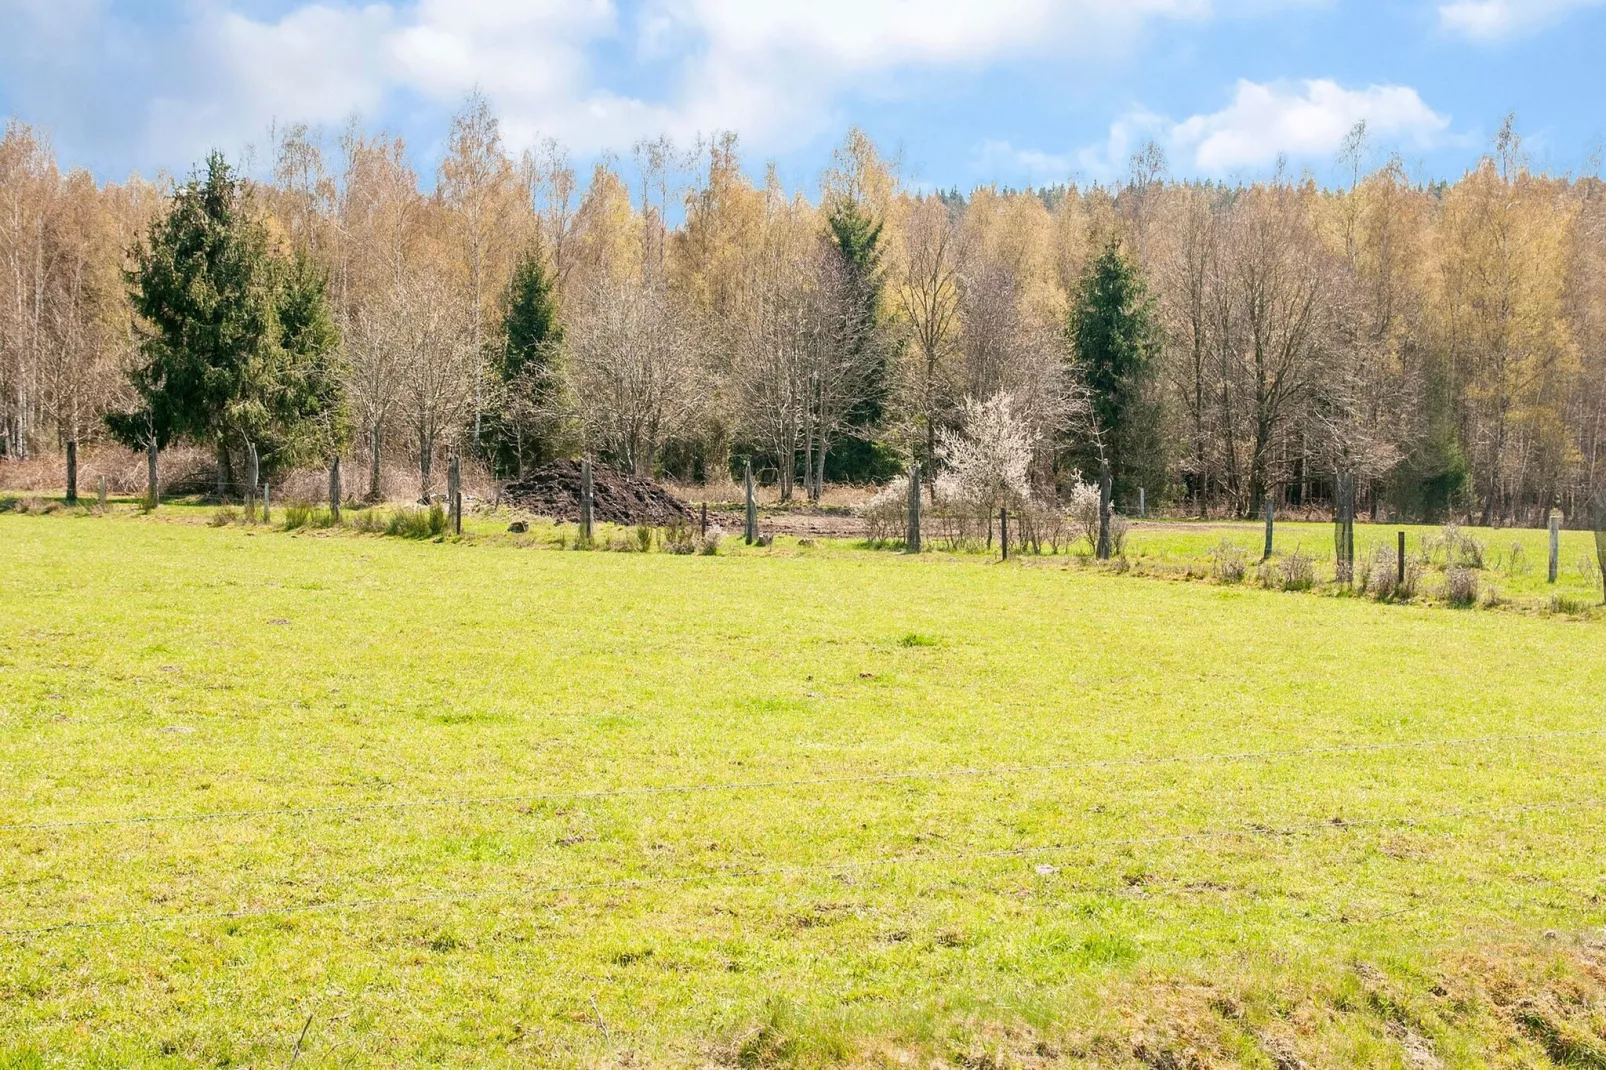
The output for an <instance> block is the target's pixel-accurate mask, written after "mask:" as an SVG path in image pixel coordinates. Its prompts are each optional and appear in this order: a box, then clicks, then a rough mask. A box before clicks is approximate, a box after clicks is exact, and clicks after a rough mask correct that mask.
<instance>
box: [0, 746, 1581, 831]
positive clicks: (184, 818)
mask: <svg viewBox="0 0 1606 1070" xmlns="http://www.w3.org/2000/svg"><path fill="white" fill-rule="evenodd" d="M1600 735H1606V728H1583V729H1572V730H1561V731H1554V732H1530V733H1522V734H1514V735H1493V736H1470V737H1464V738H1459V739H1439V740H1403V741H1395V742H1385V743H1355V744H1333V745H1328V746H1319V747H1295V748H1288V749H1283V750H1265V751H1237V752H1227V753H1220V754H1180V755H1143V756H1137V757H1132V758H1104V759H1090V760H1086V761H1076V762H1046V763H1040V764H1024V765H997V766H962V767H959V768H953V769H929V770H904V771H895V772H888V773H862V774H854V775H850V776H834V777H802V778H796V779H773V780H748V781H731V782H725V783H716V784H664V785H658V786H646V787H634V788H590V789H576V790H571V791H554V792H536V793H527V794H513V795H472V796H446V797H437V798H428V799H403V800H397V801H391V802H358V803H340V804H334V805H329V806H287V807H264V808H257V809H241V810H211V811H207V810H200V811H190V812H183V813H173V814H134V815H120V816H116V817H91V818H70V819H66V820H61V821H33V822H12V823H7V824H0V832H25V831H40V830H49V829H72V828H92V827H96V826H110V825H140V824H161V823H177V822H203V821H238V820H246V819H249V818H257V817H312V816H317V815H322V814H342V813H357V812H363V811H376V810H408V809H447V808H452V807H476V806H500V805H505V804H509V803H539V802H561V801H573V800H586V799H612V798H628V797H641V796H653V795H692V794H699V793H717V792H731V793H739V792H746V791H772V790H779V789H788V788H812V787H831V786H833V785H841V784H870V783H895V782H898V781H917V780H957V779H966V778H976V779H984V778H987V777H1004V776H1016V775H1021V774H1027V773H1055V772H1069V771H1073V770H1079V769H1080V770H1091V769H1117V768H1132V767H1141V766H1157V765H1191V764H1205V763H1212V762H1222V763H1231V762H1261V761H1278V760H1281V759H1288V758H1304V757H1315V756H1318V755H1329V756H1331V755H1341V754H1366V753H1378V752H1384V751H1395V750H1437V749H1458V748H1465V747H1478V746H1490V745H1495V744H1501V743H1522V742H1538V741H1541V740H1550V739H1565V738H1576V737H1581V736H1600Z"/></svg>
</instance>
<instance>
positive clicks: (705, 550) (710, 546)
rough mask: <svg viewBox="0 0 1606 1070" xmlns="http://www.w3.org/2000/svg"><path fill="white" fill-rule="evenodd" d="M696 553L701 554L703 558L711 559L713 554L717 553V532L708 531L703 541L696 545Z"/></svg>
mask: <svg viewBox="0 0 1606 1070" xmlns="http://www.w3.org/2000/svg"><path fill="white" fill-rule="evenodd" d="M697 552H698V553H700V554H702V555H703V556H704V557H713V556H714V555H715V554H717V553H719V532H717V531H710V532H709V533H708V535H707V536H706V537H705V538H704V539H703V541H702V542H701V543H700V544H699V545H698V547H697Z"/></svg>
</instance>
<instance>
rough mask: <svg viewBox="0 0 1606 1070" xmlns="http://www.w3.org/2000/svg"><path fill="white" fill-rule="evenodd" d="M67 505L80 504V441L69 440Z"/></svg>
mask: <svg viewBox="0 0 1606 1070" xmlns="http://www.w3.org/2000/svg"><path fill="white" fill-rule="evenodd" d="M67 504H68V505H77V504H78V440H77V439H73V438H69V439H68V440H67Z"/></svg>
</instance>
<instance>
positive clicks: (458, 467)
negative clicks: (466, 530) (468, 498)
mask: <svg viewBox="0 0 1606 1070" xmlns="http://www.w3.org/2000/svg"><path fill="white" fill-rule="evenodd" d="M446 508H447V511H448V512H449V514H450V517H451V521H452V534H453V535H461V534H463V469H462V462H461V460H460V459H459V458H458V455H457V451H456V450H453V451H452V455H451V457H450V458H448V459H447V461H446Z"/></svg>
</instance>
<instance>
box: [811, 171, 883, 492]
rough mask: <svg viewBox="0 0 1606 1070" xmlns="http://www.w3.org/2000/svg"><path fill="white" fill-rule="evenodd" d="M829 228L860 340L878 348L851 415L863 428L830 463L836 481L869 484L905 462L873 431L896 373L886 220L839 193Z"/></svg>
mask: <svg viewBox="0 0 1606 1070" xmlns="http://www.w3.org/2000/svg"><path fill="white" fill-rule="evenodd" d="M825 221H826V226H827V227H828V228H829V230H830V238H831V244H832V245H833V246H834V247H835V248H836V250H837V253H838V255H839V256H841V258H842V263H843V265H844V266H845V267H846V269H847V272H848V276H849V279H850V280H851V284H852V293H853V300H855V301H856V302H857V308H856V309H855V310H854V313H855V315H854V319H855V320H856V321H857V324H858V326H859V339H860V343H861V344H862V345H865V346H874V347H876V353H875V357H876V359H875V361H874V368H873V370H872V372H871V374H870V376H869V379H868V381H867V382H866V384H865V391H864V396H863V397H862V398H861V399H860V401H859V403H858V404H857V405H855V406H854V408H853V410H852V412H851V413H849V422H850V424H851V425H853V426H855V427H857V428H861V429H863V431H862V432H860V433H854V434H850V435H849V436H848V437H846V438H845V439H843V440H842V441H841V442H840V443H838V444H837V446H836V447H835V449H834V450H833V451H832V454H831V458H830V461H829V469H828V471H829V474H830V475H831V477H832V478H835V479H847V480H850V481H855V482H869V481H873V480H877V479H881V480H884V479H887V478H889V477H890V476H891V475H892V474H894V473H895V472H896V471H897V470H898V469H899V468H900V467H901V462H900V461H899V460H898V458H897V456H896V454H895V453H894V452H892V451H890V450H885V449H881V448H879V447H878V445H877V443H876V442H875V441H874V438H873V436H872V435H871V434H870V433H869V429H871V428H874V427H876V426H878V425H879V424H880V422H881V417H882V410H883V404H884V400H885V398H886V394H887V380H888V377H889V376H890V374H891V368H890V365H889V362H890V359H891V352H890V350H889V348H888V347H887V346H885V345H882V344H881V343H882V341H883V339H882V325H883V319H882V299H883V294H884V291H885V289H886V281H885V278H884V276H883V275H882V270H881V259H882V247H881V237H882V223H881V221H880V220H878V219H876V218H875V217H873V216H872V215H871V214H870V213H869V212H868V211H866V210H865V208H864V206H863V205H861V204H860V203H859V202H858V201H856V200H854V199H853V198H851V197H840V198H838V199H836V200H834V201H833V202H831V204H830V205H829V206H828V207H827V208H826V216H825Z"/></svg>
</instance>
